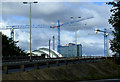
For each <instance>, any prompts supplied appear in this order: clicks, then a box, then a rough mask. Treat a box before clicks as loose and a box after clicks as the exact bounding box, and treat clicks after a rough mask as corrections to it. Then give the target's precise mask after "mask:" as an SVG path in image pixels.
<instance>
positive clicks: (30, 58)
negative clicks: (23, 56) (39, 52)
mask: <svg viewBox="0 0 120 82" xmlns="http://www.w3.org/2000/svg"><path fill="white" fill-rule="evenodd" d="M32 3H38V2H36V1H35V2H23V4H30V61H31V59H32V58H31V57H32V55H31V4H32Z"/></svg>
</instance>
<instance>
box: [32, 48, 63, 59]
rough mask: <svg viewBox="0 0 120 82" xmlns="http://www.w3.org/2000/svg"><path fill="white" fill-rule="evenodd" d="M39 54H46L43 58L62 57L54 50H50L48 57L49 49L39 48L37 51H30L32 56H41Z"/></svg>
mask: <svg viewBox="0 0 120 82" xmlns="http://www.w3.org/2000/svg"><path fill="white" fill-rule="evenodd" d="M41 54H46V55H45V58H57V57H63V56H62V55H61V54H59V53H58V52H57V51H55V50H50V55H49V49H48V48H39V49H38V50H34V51H32V56H41Z"/></svg>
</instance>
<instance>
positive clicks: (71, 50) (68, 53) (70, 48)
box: [60, 43, 82, 57]
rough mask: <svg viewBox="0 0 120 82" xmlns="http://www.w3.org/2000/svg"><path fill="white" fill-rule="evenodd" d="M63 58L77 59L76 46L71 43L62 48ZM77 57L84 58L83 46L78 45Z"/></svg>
mask: <svg viewBox="0 0 120 82" xmlns="http://www.w3.org/2000/svg"><path fill="white" fill-rule="evenodd" d="M60 49H61V54H62V55H63V57H75V54H76V45H75V44H73V43H69V44H67V45H66V46H60ZM77 56H82V45H81V44H77Z"/></svg>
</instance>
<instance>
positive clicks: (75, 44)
mask: <svg viewBox="0 0 120 82" xmlns="http://www.w3.org/2000/svg"><path fill="white" fill-rule="evenodd" d="M77 18H81V17H77ZM71 19H74V17H71ZM75 56H76V57H77V31H75Z"/></svg>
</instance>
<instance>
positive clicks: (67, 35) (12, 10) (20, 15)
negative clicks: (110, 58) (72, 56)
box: [2, 2, 111, 55]
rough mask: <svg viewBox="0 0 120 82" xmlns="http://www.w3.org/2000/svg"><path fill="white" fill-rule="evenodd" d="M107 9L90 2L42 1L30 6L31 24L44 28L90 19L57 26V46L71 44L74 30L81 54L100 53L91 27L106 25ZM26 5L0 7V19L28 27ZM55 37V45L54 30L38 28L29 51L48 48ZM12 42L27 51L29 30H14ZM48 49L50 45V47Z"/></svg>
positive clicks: (100, 41) (97, 37)
mask: <svg viewBox="0 0 120 82" xmlns="http://www.w3.org/2000/svg"><path fill="white" fill-rule="evenodd" d="M110 8H111V7H110V6H108V5H105V4H104V3H103V4H101V5H97V4H94V3H87V2H86V3H84V2H82V3H75V2H74V3H69V2H66V3H63V2H61V3H56V2H53V3H52V2H50V3H48V2H45V3H43V2H42V3H38V4H32V24H45V25H48V26H53V25H57V20H58V19H59V20H60V23H61V24H62V23H65V22H70V21H71V19H70V17H71V16H73V17H74V18H75V19H74V20H77V17H79V16H81V17H82V18H87V17H91V16H93V17H94V18H92V19H89V20H84V21H81V22H77V23H74V24H69V25H64V26H61V45H65V44H68V43H72V42H73V43H74V42H75V35H74V33H75V31H77V33H78V34H77V36H78V43H81V44H82V45H83V53H84V54H87V55H88V54H89V55H91V54H103V45H104V44H103V36H102V35H95V36H94V35H90V34H92V33H93V34H95V33H94V28H95V27H97V28H100V29H104V28H106V27H108V26H109V24H108V18H109V16H110V14H111V13H110V12H109V10H110ZM29 14H30V13H29V5H23V3H21V2H16V3H12V2H11V3H7V2H4V3H3V5H2V19H3V22H6V23H7V24H9V25H17V24H18V25H20V24H29ZM53 35H54V36H55V45H56V48H57V43H58V30H57V28H55V29H51V28H39V29H37V28H36V29H32V50H34V49H37V48H39V47H43V46H44V47H48V40H49V39H51V45H52V36H53ZM15 39H16V40H19V44H18V45H19V46H20V47H21V48H23V49H25V50H28V51H29V29H26V30H25V29H21V30H15ZM51 48H52V46H51Z"/></svg>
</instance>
